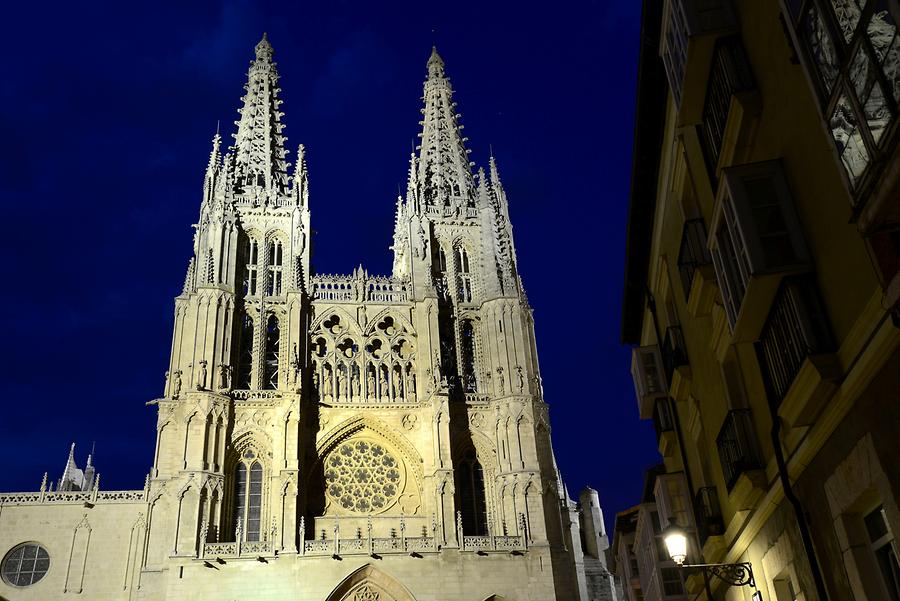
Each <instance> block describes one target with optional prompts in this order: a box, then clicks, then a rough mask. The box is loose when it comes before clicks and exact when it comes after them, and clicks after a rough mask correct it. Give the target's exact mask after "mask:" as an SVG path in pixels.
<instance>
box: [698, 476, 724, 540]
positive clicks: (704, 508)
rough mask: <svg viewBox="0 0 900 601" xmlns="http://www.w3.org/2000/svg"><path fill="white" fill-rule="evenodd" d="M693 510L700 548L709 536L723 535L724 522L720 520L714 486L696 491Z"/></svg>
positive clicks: (717, 498)
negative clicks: (695, 515) (695, 516)
mask: <svg viewBox="0 0 900 601" xmlns="http://www.w3.org/2000/svg"><path fill="white" fill-rule="evenodd" d="M694 510H695V512H696V514H697V535H698V536H699V537H700V546H701V547H702V546H703V545H704V543H706V539H708V538H709V537H710V536H718V535H721V534H724V533H725V521H724V519H723V518H722V509H721V507H720V506H719V496H718V494H717V493H716V487H715V486H704V487H703V488H700V489H698V490H697V494H696V495H695V496H694Z"/></svg>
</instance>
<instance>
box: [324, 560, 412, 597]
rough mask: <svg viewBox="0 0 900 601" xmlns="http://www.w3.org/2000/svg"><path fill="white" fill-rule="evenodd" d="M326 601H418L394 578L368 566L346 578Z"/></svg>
mask: <svg viewBox="0 0 900 601" xmlns="http://www.w3.org/2000/svg"><path fill="white" fill-rule="evenodd" d="M326 601H416V600H415V598H414V597H413V596H412V594H411V593H410V592H409V591H408V590H406V587H405V586H403V585H402V584H400V582H398V581H397V580H396V579H395V578H394V577H392V576H390V575H388V574H385V573H384V572H382V571H381V570H379V569H377V568H374V567H372V566H371V565H368V564H367V565H364V566H363V567H361V568H359V569H358V570H356V571H355V572H352V573H351V574H350V575H349V576H347V577H346V578H344V580H343V581H342V582H341V583H340V584H339V585H337V587H335V589H334V590H333V591H331V594H330V595H328V598H327V599H326Z"/></svg>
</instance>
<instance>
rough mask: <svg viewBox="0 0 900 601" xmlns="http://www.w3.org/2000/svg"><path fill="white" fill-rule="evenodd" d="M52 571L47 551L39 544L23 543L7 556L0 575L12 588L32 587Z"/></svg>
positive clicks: (0, 567) (0, 566)
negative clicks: (48, 571)
mask: <svg viewBox="0 0 900 601" xmlns="http://www.w3.org/2000/svg"><path fill="white" fill-rule="evenodd" d="M49 569H50V556H49V555H48V554H47V550H46V549H45V548H44V547H42V546H40V545H39V544H37V543H23V544H21V545H19V546H18V547H15V548H13V550H12V551H10V552H9V553H7V554H6V557H4V558H3V564H2V565H0V573H2V575H3V580H4V581H5V582H6V583H7V584H11V585H12V586H31V585H32V584H34V583H35V582H37V581H38V580H40V579H41V578H43V577H44V574H46V573H47V570H49Z"/></svg>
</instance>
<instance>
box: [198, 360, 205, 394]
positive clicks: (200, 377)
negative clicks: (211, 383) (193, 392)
mask: <svg viewBox="0 0 900 601" xmlns="http://www.w3.org/2000/svg"><path fill="white" fill-rule="evenodd" d="M205 388H206V359H201V360H200V375H198V376H197V390H203V389H205Z"/></svg>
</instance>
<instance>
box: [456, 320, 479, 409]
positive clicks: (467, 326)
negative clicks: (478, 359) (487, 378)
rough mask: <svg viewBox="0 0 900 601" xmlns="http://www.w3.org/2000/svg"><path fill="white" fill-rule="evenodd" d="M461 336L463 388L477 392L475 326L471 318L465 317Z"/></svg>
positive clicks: (460, 328) (460, 330)
mask: <svg viewBox="0 0 900 601" xmlns="http://www.w3.org/2000/svg"><path fill="white" fill-rule="evenodd" d="M459 336H460V345H459V351H460V367H461V368H462V369H461V371H460V375H461V376H462V385H463V390H465V391H466V392H475V391H476V388H477V380H476V376H475V373H476V372H475V327H474V326H473V325H472V322H471V320H468V319H465V320H463V321H462V322H461V323H460V326H459Z"/></svg>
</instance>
